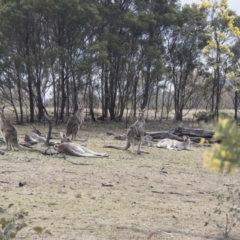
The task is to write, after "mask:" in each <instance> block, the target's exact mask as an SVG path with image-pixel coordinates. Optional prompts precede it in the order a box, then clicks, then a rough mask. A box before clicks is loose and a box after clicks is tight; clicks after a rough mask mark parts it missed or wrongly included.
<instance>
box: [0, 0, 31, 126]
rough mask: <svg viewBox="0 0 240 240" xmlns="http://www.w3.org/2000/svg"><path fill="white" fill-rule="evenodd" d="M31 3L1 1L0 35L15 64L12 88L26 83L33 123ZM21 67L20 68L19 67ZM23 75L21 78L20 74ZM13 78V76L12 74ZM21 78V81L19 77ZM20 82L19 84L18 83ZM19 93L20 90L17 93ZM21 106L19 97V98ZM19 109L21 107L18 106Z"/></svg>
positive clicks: (9, 56)
mask: <svg viewBox="0 0 240 240" xmlns="http://www.w3.org/2000/svg"><path fill="white" fill-rule="evenodd" d="M33 4H34V3H33V1H27V0H26V1H24V2H23V1H4V0H3V1H1V13H0V14H1V19H3V20H2V21H1V33H2V36H3V39H4V40H5V44H7V45H8V52H6V54H7V56H8V58H9V59H11V61H13V62H14V61H15V60H16V61H15V62H18V63H21V64H17V65H16V68H15V69H13V71H14V70H15V71H17V74H16V75H18V78H17V80H15V79H14V78H12V79H11V81H12V83H13V85H14V86H16V87H18V88H20V87H22V83H21V82H24V83H26V86H27V92H28V95H29V106H30V122H33V121H34V90H33V77H34V76H33V71H32V62H31V57H32V55H31V52H30V44H31V35H32V32H33V31H34V23H35V21H34V17H33V15H34V9H33V8H34V5H33ZM20 65H21V67H20ZM22 73H23V74H24V76H26V77H23V76H22V75H21V74H22ZM12 76H14V74H12ZM20 76H21V77H22V78H21V79H20V78H19V77H20ZM20 81H21V82H20ZM18 93H20V90H19V91H18ZM19 100H20V101H19V103H20V104H21V97H19ZM20 108H21V105H20Z"/></svg>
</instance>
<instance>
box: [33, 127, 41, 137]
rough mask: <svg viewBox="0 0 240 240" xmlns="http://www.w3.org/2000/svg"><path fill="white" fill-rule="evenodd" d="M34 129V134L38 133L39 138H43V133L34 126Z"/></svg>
mask: <svg viewBox="0 0 240 240" xmlns="http://www.w3.org/2000/svg"><path fill="white" fill-rule="evenodd" d="M32 128H33V130H32V132H34V133H36V134H37V135H38V136H42V134H41V132H40V131H39V130H37V128H36V127H34V126H33V125H32Z"/></svg>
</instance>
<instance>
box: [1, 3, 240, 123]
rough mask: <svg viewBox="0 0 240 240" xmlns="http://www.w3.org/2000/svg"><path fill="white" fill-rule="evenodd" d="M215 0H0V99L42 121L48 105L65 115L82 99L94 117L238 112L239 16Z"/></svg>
mask: <svg viewBox="0 0 240 240" xmlns="http://www.w3.org/2000/svg"><path fill="white" fill-rule="evenodd" d="M212 2H213V3H214V4H213V6H215V8H213V7H212V8H211V7H207V6H203V7H202V8H199V6H198V5H196V4H192V5H191V6H190V5H184V6H182V5H181V2H180V1H178V0H115V1H114V0H36V1H32V0H8V1H6V0H0V19H1V21H0V39H1V41H0V89H1V90H0V101H1V102H2V103H4V104H7V105H8V106H9V105H10V106H11V108H12V107H13V109H14V113H15V117H16V121H17V123H24V122H31V123H32V122H34V121H40V120H41V119H42V117H43V116H44V108H46V109H48V108H49V107H51V114H52V115H53V117H54V119H55V121H56V123H58V122H64V121H65V120H66V119H67V118H68V116H69V115H70V114H71V113H72V112H74V110H75V109H76V103H77V101H85V102H86V103H87V107H88V108H89V112H90V114H91V117H92V119H93V120H95V118H96V117H95V113H94V110H95V109H100V112H101V116H102V119H105V118H107V119H110V120H113V119H118V120H121V119H122V117H123V116H124V110H127V114H130V113H131V114H132V115H133V116H135V113H136V109H137V108H138V107H139V106H141V107H142V108H143V107H147V108H148V109H151V110H154V113H155V114H154V117H155V119H156V117H157V118H160V119H162V118H168V116H169V112H170V111H173V112H174V119H175V120H176V121H181V120H182V118H183V115H184V114H183V110H184V109H188V110H191V109H206V111H210V112H211V113H213V115H214V116H217V117H218V113H219V109H221V108H224V109H226V108H228V109H235V119H237V113H238V105H239V96H238V86H239V77H238V75H239V74H238V69H239V58H240V52H239V46H240V41H239V37H238V36H237V34H234V33H233V31H231V29H230V27H229V26H230V25H229V19H230V18H231V19H234V26H236V27H238V26H240V18H239V16H237V15H236V13H235V12H234V11H232V10H231V9H228V7H227V1H224V0H222V1H220V3H217V2H216V1H212ZM214 9H215V10H214ZM213 43H214V44H213ZM206 48H207V49H208V51H206ZM230 73H234V74H230ZM229 74H230V75H231V76H230V75H229Z"/></svg>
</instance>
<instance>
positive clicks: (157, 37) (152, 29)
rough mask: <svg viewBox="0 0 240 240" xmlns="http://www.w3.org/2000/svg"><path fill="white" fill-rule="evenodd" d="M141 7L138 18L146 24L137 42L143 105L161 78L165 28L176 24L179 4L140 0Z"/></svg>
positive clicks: (161, 0) (163, 0) (175, 2)
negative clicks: (138, 45)
mask: <svg viewBox="0 0 240 240" xmlns="http://www.w3.org/2000/svg"><path fill="white" fill-rule="evenodd" d="M143 6H144V7H145V9H144V8H143ZM141 7H142V11H141V12H140V13H139V15H140V16H139V18H140V19H141V21H142V24H144V25H145V26H146V27H145V28H146V29H145V31H144V32H143V35H142V37H141V39H140V42H139V43H140V52H141V61H142V62H143V66H142V70H141V74H140V75H141V78H142V82H143V84H142V88H143V97H142V98H143V100H142V106H143V107H145V106H146V105H147V103H148V101H149V94H150V90H151V89H153V88H154V85H156V86H157V85H158V80H159V79H160V78H161V77H160V78H159V75H161V67H160V68H159V66H161V65H162V60H163V57H164V54H165V48H164V43H163V42H164V40H163V39H164V35H165V32H166V29H168V28H169V27H170V26H171V25H173V24H176V20H177V18H176V16H177V12H178V10H179V7H180V6H179V4H178V1H177V0H176V1H175V0H171V1H170V0H169V1H166V0H152V1H145V5H144V4H143V1H142V4H141ZM156 72H157V74H156Z"/></svg>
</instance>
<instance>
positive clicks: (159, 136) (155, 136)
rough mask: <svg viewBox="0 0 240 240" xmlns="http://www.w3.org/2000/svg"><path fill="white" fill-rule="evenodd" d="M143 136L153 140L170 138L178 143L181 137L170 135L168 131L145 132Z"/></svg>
mask: <svg viewBox="0 0 240 240" xmlns="http://www.w3.org/2000/svg"><path fill="white" fill-rule="evenodd" d="M144 135H149V136H151V137H152V138H153V139H163V138H170V139H174V140H178V141H182V137H179V136H177V135H174V134H172V132H170V131H159V132H145V133H144Z"/></svg>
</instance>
